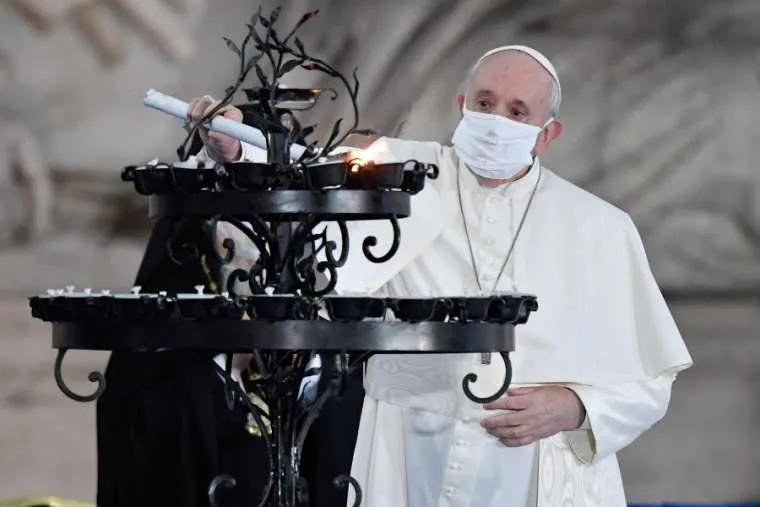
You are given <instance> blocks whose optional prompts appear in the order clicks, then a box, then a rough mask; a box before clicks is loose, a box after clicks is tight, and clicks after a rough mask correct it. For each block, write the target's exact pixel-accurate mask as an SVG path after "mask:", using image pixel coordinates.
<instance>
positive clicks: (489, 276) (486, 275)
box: [483, 273, 493, 282]
mask: <svg viewBox="0 0 760 507" xmlns="http://www.w3.org/2000/svg"><path fill="white" fill-rule="evenodd" d="M483 280H485V281H486V282H490V281H491V280H493V275H492V274H490V273H486V274H485V275H483Z"/></svg>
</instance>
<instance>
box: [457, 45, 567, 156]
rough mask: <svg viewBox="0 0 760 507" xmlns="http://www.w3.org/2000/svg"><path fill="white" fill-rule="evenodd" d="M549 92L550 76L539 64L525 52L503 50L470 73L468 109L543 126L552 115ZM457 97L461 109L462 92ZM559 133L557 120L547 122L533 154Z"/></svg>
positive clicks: (543, 149)
mask: <svg viewBox="0 0 760 507" xmlns="http://www.w3.org/2000/svg"><path fill="white" fill-rule="evenodd" d="M550 92H551V76H550V75H549V73H548V72H547V71H546V69H545V68H543V67H542V66H541V64H540V63H538V62H537V61H535V60H534V59H533V58H531V57H530V56H528V55H526V54H524V53H520V52H517V51H505V52H503V53H496V54H493V55H491V56H489V57H487V58H486V59H485V60H483V62H482V63H481V64H480V66H479V67H478V68H477V70H476V71H475V73H474V74H473V76H472V78H471V79H470V83H469V87H468V89H467V109H469V110H471V111H477V112H480V113H489V114H497V115H501V116H505V117H507V118H510V119H512V120H515V121H519V122H522V123H527V124H529V125H534V126H536V127H543V126H544V124H545V123H546V122H547V121H548V120H549V119H550V118H551V110H550V108H551V105H550V103H549V99H550ZM457 99H458V103H459V108H460V110H461V109H462V107H463V106H464V95H460V96H459V97H457ZM561 132H562V125H561V123H560V122H559V121H554V122H552V123H551V124H549V125H548V126H547V127H546V128H545V129H544V130H543V131H542V132H541V133H540V134H539V135H538V139H537V141H536V146H535V149H534V154H535V155H542V154H543V153H545V152H546V151H547V149H548V147H549V144H550V143H551V142H552V141H553V140H554V139H556V138H557V137H558V136H559V135H560V133H561Z"/></svg>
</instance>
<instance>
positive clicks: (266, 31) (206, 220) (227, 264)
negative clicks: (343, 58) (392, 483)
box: [30, 7, 538, 507]
mask: <svg viewBox="0 0 760 507" xmlns="http://www.w3.org/2000/svg"><path fill="white" fill-rule="evenodd" d="M280 13H281V9H280V8H279V7H278V8H275V9H274V10H273V11H272V12H271V13H270V14H269V15H268V16H264V15H263V14H262V11H261V8H259V10H258V11H257V12H256V14H254V16H253V17H252V18H251V20H250V22H249V23H248V24H247V28H248V31H247V33H246V35H245V37H244V38H243V39H242V41H241V42H240V43H239V44H238V43H235V42H233V41H232V40H231V39H229V38H225V39H224V41H225V43H226V45H227V47H228V48H229V49H230V50H231V51H232V52H233V53H234V54H235V55H236V56H237V57H238V58H239V63H240V65H239V72H238V76H237V78H236V80H235V82H234V84H232V85H231V86H229V87H228V88H227V89H226V91H225V94H224V97H223V98H222V100H221V101H220V102H219V103H218V104H216V105H215V106H214V107H213V108H212V109H211V110H210V111H208V113H207V114H206V115H205V117H204V118H203V119H202V120H201V121H200V122H198V123H196V124H186V127H187V128H188V131H189V133H188V137H187V139H186V140H185V142H184V143H183V145H182V146H181V147H180V149H179V150H178V154H179V156H180V159H181V160H180V161H179V162H177V163H162V162H158V163H150V164H145V165H139V166H138V165H134V166H129V167H126V168H125V169H124V170H123V172H122V179H123V180H124V181H125V182H129V183H131V184H132V185H133V186H134V188H135V190H136V191H137V192H138V193H140V194H142V195H145V196H147V197H148V199H149V204H150V206H149V207H150V215H151V217H153V218H163V219H170V221H172V223H174V224H175V225H176V224H178V223H181V222H183V221H188V220H189V221H195V222H197V223H200V224H202V229H203V234H202V236H203V239H202V240H199V239H197V238H195V239H188V238H187V237H184V236H182V235H181V234H180V232H179V231H181V229H182V228H181V227H180V226H177V227H176V232H175V233H173V234H171V235H170V237H169V239H168V241H167V243H166V255H167V256H168V257H169V258H170V259H171V260H172V261H173V262H174V263H176V264H177V265H180V266H182V265H187V264H189V263H200V264H201V265H202V266H203V267H204V270H205V271H206V273H207V276H208V280H207V282H208V283H207V284H206V285H199V286H196V293H191V294H182V293H171V292H170V291H169V290H166V291H159V292H158V293H157V294H153V293H144V292H142V291H141V288H140V287H134V288H132V290H131V291H129V293H126V294H112V293H111V292H110V291H102V292H100V293H97V292H93V291H92V290H90V289H85V290H84V291H83V292H77V291H76V290H75V288H74V287H73V286H69V287H67V288H66V289H65V290H64V289H51V290H49V291H48V293H47V294H44V295H41V296H35V297H32V298H30V306H31V309H32V315H33V316H34V317H35V318H38V319H41V320H44V321H46V322H51V323H52V324H53V347H55V348H57V349H58V351H59V352H58V356H57V358H56V361H55V380H56V382H57V383H58V385H59V387H60V389H61V391H62V392H63V393H64V394H66V395H67V396H69V397H70V398H72V399H74V400H76V401H80V402H86V401H92V400H94V399H96V398H97V397H98V396H99V395H100V394H101V393H102V392H103V390H104V389H106V388H107V386H106V385H105V381H104V376H103V375H102V374H100V373H98V372H93V373H91V374H90V375H89V380H90V381H92V382H96V383H97V384H98V385H97V388H96V390H95V391H94V392H93V393H92V394H89V395H82V394H77V393H75V392H74V391H72V390H71V389H70V388H69V387H68V386H66V384H65V382H64V381H63V376H62V374H61V369H62V363H63V358H64V355H65V354H66V351H67V350H69V349H89V350H125V349H126V350H134V349H140V350H155V351H158V350H160V349H163V348H166V347H172V348H188V349H194V350H204V351H213V352H214V353H216V354H226V356H227V361H226V364H225V367H219V366H218V365H217V366H216V368H217V370H218V372H219V374H220V376H221V377H222V379H223V381H224V385H225V389H224V392H225V399H226V402H227V405H228V407H229V408H230V409H234V408H236V407H239V406H242V407H243V408H244V409H245V410H246V412H247V413H248V414H249V415H250V417H249V427H250V428H252V431H254V432H255V434H257V435H259V436H260V437H261V438H262V439H263V440H264V443H265V445H266V448H267V449H268V451H269V452H268V453H267V466H268V470H267V471H266V474H267V479H268V480H267V485H266V488H265V490H264V491H263V492H262V496H261V499H260V501H259V503H258V505H259V506H260V507H306V506H307V505H308V504H309V500H308V496H309V495H308V488H307V485H306V482H305V479H304V478H303V477H302V476H301V474H300V471H299V470H300V464H301V453H302V450H303V446H304V443H305V440H306V437H307V435H308V432H309V429H310V428H311V426H312V423H313V422H314V421H315V420H316V419H317V417H318V416H319V414H320V411H321V409H322V408H323V406H324V404H325V403H326V402H327V401H328V400H329V399H330V398H333V397H336V396H340V394H341V393H342V392H343V389H344V387H345V384H346V382H347V379H348V376H349V375H350V374H351V373H352V372H353V371H355V370H356V369H357V368H358V367H360V366H361V364H362V363H363V362H364V361H366V360H367V359H368V358H370V357H371V356H373V355H375V354H384V353H405V352H407V353H443V354H446V353H484V352H496V353H498V354H499V356H500V357H501V358H502V359H503V361H504V364H505V367H506V369H505V374H504V381H503V382H502V385H501V386H500V387H499V388H498V389H497V392H495V393H493V394H491V395H487V396H482V395H479V394H475V393H474V392H473V391H472V389H471V386H472V385H473V384H474V383H477V380H478V377H477V375H476V374H475V373H470V374H468V375H466V376H465V377H464V379H463V380H462V389H463V391H464V394H465V396H466V397H467V398H468V399H470V400H471V401H473V402H477V403H486V402H489V401H491V400H493V399H496V398H498V397H499V396H501V395H502V394H503V393H504V392H505V391H506V389H507V387H508V386H509V383H510V381H511V366H510V361H509V352H510V351H512V350H513V349H514V335H513V328H514V326H516V325H520V324H523V323H525V322H526V321H527V319H528V317H529V315H530V314H531V312H533V311H535V310H536V309H537V307H538V306H537V302H536V299H535V297H533V296H529V295H520V294H513V295H500V296H495V297H479V298H478V297H475V298H472V297H458V298H394V297H390V298H373V297H364V296H341V295H337V294H335V288H336V286H337V281H338V271H339V269H340V268H341V267H344V265H345V264H346V262H347V261H348V259H349V256H350V255H351V252H350V248H349V246H350V245H352V244H354V243H353V242H352V241H351V239H352V238H351V232H352V231H351V230H350V228H349V226H348V223H349V222H351V221H367V220H387V221H388V222H389V226H390V228H391V234H390V238H391V239H390V245H388V246H387V248H386V249H385V251H384V252H378V251H376V250H375V249H376V248H378V243H379V241H378V238H377V237H375V236H372V235H366V237H364V238H362V240H361V242H360V245H361V255H362V256H363V258H364V259H366V261H367V262H368V264H367V269H372V265H374V264H380V263H384V262H388V261H390V260H391V259H392V258H393V257H394V255H395V254H396V253H397V251H398V249H399V246H400V241H401V233H402V227H401V225H400V220H401V219H404V218H406V217H408V216H409V214H410V210H411V205H410V200H411V198H412V196H414V195H415V194H417V193H419V192H421V191H423V190H424V187H425V184H426V181H427V180H434V179H436V178H437V177H438V167H437V166H436V165H434V164H431V163H428V162H425V161H418V160H400V161H396V162H390V163H378V162H375V161H373V160H372V159H371V157H368V156H367V153H366V152H364V153H360V154H359V155H358V156H355V155H354V154H352V153H348V154H346V153H342V152H341V150H340V149H338V148H341V146H342V144H343V143H344V141H345V139H346V138H347V136H348V135H350V134H351V133H352V132H356V128H357V125H358V122H359V108H358V105H357V99H358V92H359V82H358V79H357V77H356V70H354V71H353V73H352V76H351V79H348V78H346V77H345V76H344V75H343V74H341V73H340V72H339V71H338V70H336V69H335V68H334V67H332V66H331V65H329V64H328V63H326V62H324V61H323V60H320V59H318V58H315V57H313V56H311V55H309V54H308V53H307V52H306V49H305V47H304V44H303V42H302V41H301V40H300V39H299V38H298V36H297V33H298V30H299V29H300V28H301V27H302V26H303V25H304V24H305V23H306V22H308V21H309V20H310V19H312V18H314V17H315V16H316V15H317V11H310V12H307V13H306V14H304V15H303V16H302V17H301V18H300V20H299V21H298V22H297V23H296V25H295V27H293V28H292V29H291V30H289V31H288V32H287V33H286V34H285V35H281V34H280V32H278V29H277V22H278V20H279V19H280ZM296 69H305V70H307V71H314V72H318V73H321V74H325V75H327V76H329V77H330V78H333V79H337V80H338V81H339V82H340V83H341V85H342V88H344V89H345V91H346V93H347V95H348V97H349V98H350V100H351V104H352V109H353V121H352V124H351V126H350V127H349V128H346V129H342V125H343V121H342V119H337V120H336V121H335V122H334V123H333V124H332V128H331V129H330V130H329V134H328V135H327V138H326V140H325V141H324V142H323V143H320V142H319V141H308V139H309V138H310V137H311V136H312V135H313V133H314V132H315V131H316V126H315V125H312V126H307V127H301V125H300V123H299V122H298V121H297V120H296V116H295V114H294V110H296V111H297V110H306V109H309V108H311V107H314V106H315V105H316V103H317V101H318V100H319V98H320V97H321V96H322V95H323V94H325V93H328V92H329V94H330V98H331V99H332V100H336V99H337V97H338V96H339V94H338V92H337V90H335V89H333V88H327V89H324V90H318V89H314V88H305V89H294V88H284V87H282V86H281V82H282V80H283V79H284V77H285V76H286V75H287V74H288V73H290V72H293V71H294V70H296ZM251 74H253V75H254V76H255V80H256V82H257V84H256V86H253V87H250V88H245V89H243V88H242V87H243V86H244V85H245V83H246V81H247V80H248V78H249V76H251ZM241 89H243V91H244V92H245V95H246V97H247V98H248V100H249V101H250V103H249V104H246V105H244V106H242V107H244V109H245V111H244V113H245V114H246V116H247V120H248V121H250V123H252V124H254V125H255V126H256V127H258V128H259V129H260V131H261V134H262V135H263V137H264V138H265V139H266V143H267V162H266V163H252V162H236V163H227V164H216V163H200V164H197V165H192V164H190V163H189V162H188V160H187V158H188V157H187V150H186V148H187V146H188V143H189V142H190V140H191V138H192V136H193V135H194V133H195V132H196V131H197V129H198V128H199V126H200V124H201V123H206V122H208V121H209V120H210V119H211V118H212V117H213V116H214V115H215V114H216V113H217V112H219V111H220V110H221V109H222V108H224V107H226V106H227V105H229V104H231V103H232V100H233V97H234V96H235V95H236V94H237V93H238V92H239V91H240V90H241ZM172 114H175V113H172ZM177 115H179V114H178V113H177V114H175V116H177ZM294 143H302V144H303V145H304V149H303V150H302V151H300V154H299V155H297V156H295V157H294V156H292V155H291V154H292V150H291V145H294ZM328 224H334V225H335V228H334V229H333V230H334V231H335V234H336V235H337V237H336V238H332V237H329V235H328V227H327V225H328ZM222 225H224V226H225V231H226V232H224V231H223V230H222ZM320 227H321V229H319V228H320ZM318 229H319V230H318ZM233 233H234V234H233ZM233 236H236V237H233ZM243 242H245V244H243ZM244 250H246V251H255V256H254V257H255V258H251V257H250V256H248V257H246V256H245V255H243V253H242V252H243V251H244ZM241 257H242V258H243V262H240V259H241ZM209 259H211V260H213V261H215V264H216V265H218V266H220V267H221V268H226V269H227V270H228V271H229V273H228V274H227V276H226V278H224V277H222V276H218V275H214V274H213V273H211V270H210V269H209V268H208V265H207V261H208V260H209ZM220 271H222V269H220ZM318 275H321V276H322V279H320V277H319V276H318ZM241 285H242V289H241ZM209 288H210V291H209V290H208V289H209ZM246 315H247V316H248V317H249V319H248V320H246V319H243V317H244V316H246ZM240 352H245V353H251V356H252V360H251V363H250V366H249V374H248V375H244V378H243V385H241V383H240V382H238V381H236V380H235V379H234V378H233V376H232V354H234V353H240ZM317 356H319V357H320V358H321V363H322V367H321V369H318V370H317V372H316V373H318V374H320V375H322V376H323V377H324V376H327V377H326V378H323V379H322V380H323V382H321V383H320V388H319V390H318V391H317V392H316V393H312V394H311V395H307V394H306V393H305V392H304V390H303V389H302V382H303V380H304V378H305V376H307V375H308V374H310V373H314V372H313V371H312V370H313V366H311V364H312V360H313V359H314V358H315V357H317ZM262 473H264V472H262ZM236 483H237V482H236V478H234V477H230V476H228V475H221V476H218V477H216V478H214V480H213V481H211V483H210V485H209V490H208V495H209V502H210V503H211V505H212V506H214V507H225V506H224V504H223V502H221V501H220V499H219V498H218V493H219V492H220V491H221V489H223V488H234V487H235V486H236ZM333 485H334V486H335V487H339V488H348V487H350V488H351V490H352V491H353V492H354V498H355V501H354V505H355V506H359V505H360V503H361V499H362V491H361V488H360V487H359V484H358V482H357V481H356V480H355V479H353V478H352V477H350V476H348V475H342V476H339V477H337V478H335V480H334V481H333Z"/></svg>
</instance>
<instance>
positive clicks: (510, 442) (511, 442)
mask: <svg viewBox="0 0 760 507" xmlns="http://www.w3.org/2000/svg"><path fill="white" fill-rule="evenodd" d="M536 440H538V439H537V438H535V437H532V436H526V437H522V438H500V439H499V442H501V443H502V444H504V445H505V446H506V447H523V446H526V445H529V444H532V443H533V442H535V441H536Z"/></svg>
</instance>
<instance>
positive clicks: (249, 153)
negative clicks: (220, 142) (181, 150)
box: [196, 141, 267, 163]
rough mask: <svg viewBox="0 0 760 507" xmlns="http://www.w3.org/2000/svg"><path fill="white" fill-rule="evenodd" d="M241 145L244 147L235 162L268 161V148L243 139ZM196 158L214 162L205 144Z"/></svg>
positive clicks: (201, 160)
mask: <svg viewBox="0 0 760 507" xmlns="http://www.w3.org/2000/svg"><path fill="white" fill-rule="evenodd" d="M240 146H241V147H242V149H241V150H240V158H239V159H238V160H235V162H259V163H262V162H266V161H267V152H266V150H264V149H262V148H259V147H258V146H254V145H252V144H248V143H244V142H242V141H241V143H240ZM196 158H197V160H198V161H199V162H213V161H214V160H213V159H212V158H211V157H210V156H209V154H208V151H206V147H205V146H204V147H203V148H201V150H200V151H199V152H198V154H197V155H196Z"/></svg>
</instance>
